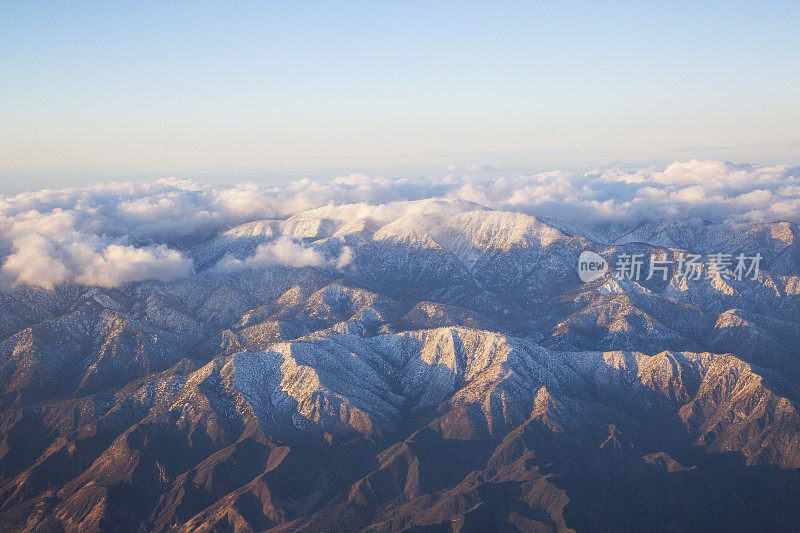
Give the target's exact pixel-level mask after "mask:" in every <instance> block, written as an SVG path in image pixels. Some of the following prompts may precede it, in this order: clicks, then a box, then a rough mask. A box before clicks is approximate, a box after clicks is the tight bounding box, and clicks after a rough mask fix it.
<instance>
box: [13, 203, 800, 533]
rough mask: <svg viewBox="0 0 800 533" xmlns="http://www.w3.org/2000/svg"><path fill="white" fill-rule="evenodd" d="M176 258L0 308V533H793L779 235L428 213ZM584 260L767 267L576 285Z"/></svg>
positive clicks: (384, 213) (786, 307)
mask: <svg viewBox="0 0 800 533" xmlns="http://www.w3.org/2000/svg"><path fill="white" fill-rule="evenodd" d="M175 246H177V247H178V248H179V249H180V251H181V253H183V254H184V255H185V256H187V257H189V258H191V261H192V265H193V269H194V270H193V273H192V275H190V276H186V277H182V278H179V279H175V280H172V281H158V280H144V281H136V282H129V283H124V284H121V285H119V286H113V287H89V286H85V285H80V284H76V283H62V284H58V285H56V286H55V287H53V288H52V289H46V288H36V287H29V286H25V285H24V284H20V285H15V286H13V287H11V288H9V289H8V290H5V291H4V292H1V293H0V339H1V340H0V393H1V394H0V529H3V530H14V531H68V532H72V531H235V532H244V531H267V530H268V531H374V532H378V531H420V532H421V531H426V532H427V531H430V532H434V531H436V532H438V531H464V532H466V531H490V530H491V531H570V530H574V531H599V530H605V531H630V530H648V531H654V530H655V531H685V530H715V531H718V530H771V531H795V530H797V529H798V528H800V505H798V502H800V415H798V411H797V408H798V405H800V403H799V402H800V227H798V225H797V224H795V223H793V222H773V223H756V222H749V223H738V224H731V223H723V222H710V221H706V220H702V219H677V220H669V221H661V222H642V223H637V224H631V225H627V226H624V227H623V226H619V227H613V228H604V229H603V230H595V231H592V232H588V231H583V230H581V229H576V228H575V227H573V226H571V225H570V224H567V223H566V222H564V221H561V220H558V219H555V218H537V217H535V216H531V215H527V214H522V213H516V212H507V211H501V210H493V209H489V208H485V207H482V206H481V205H478V204H475V203H470V202H466V201H462V200H438V199H434V200H420V201H414V202H408V203H407V205H406V206H405V207H404V208H403V209H402V210H399V211H398V210H390V209H388V208H382V207H381V206H365V205H364V204H348V205H329V206H325V207H321V208H317V209H312V210H309V211H304V212H301V213H299V214H296V215H294V216H291V217H288V218H284V219H276V220H270V219H265V220H255V221H252V222H248V223H245V224H242V225H238V226H235V227H230V228H225V229H223V230H222V231H218V232H215V233H213V234H211V235H208V236H204V237H203V238H198V239H192V240H189V239H187V240H186V241H185V242H183V243H177V244H175ZM584 251H592V252H594V253H596V254H599V255H600V256H602V257H603V258H605V259H606V260H607V262H608V263H609V264H610V265H612V266H613V265H614V264H615V263H616V262H617V261H618V260H619V257H620V256H622V255H630V254H643V255H644V256H645V257H649V256H651V255H654V254H658V255H661V254H663V255H664V256H666V257H671V258H674V257H677V256H678V255H679V254H682V253H695V254H701V255H704V256H705V255H711V254H716V253H725V254H731V255H736V254H740V253H744V254H746V255H747V256H755V255H756V254H758V255H759V256H760V257H762V260H761V263H760V269H759V272H758V273H757V275H756V276H755V279H743V280H735V279H725V278H723V277H719V276H713V275H707V274H708V272H707V271H706V270H704V272H703V275H702V276H699V279H686V278H685V277H682V276H681V275H680V273H679V272H678V271H677V269H676V268H674V265H673V266H672V267H670V271H669V275H668V276H667V279H666V280H664V279H661V278H660V277H659V276H655V277H653V278H652V279H650V280H646V279H645V276H642V277H641V278H640V279H638V280H636V279H620V278H619V277H618V276H614V275H613V273H612V272H609V273H608V274H607V275H606V276H604V277H602V278H600V279H597V280H595V281H592V282H589V283H583V282H581V280H580V279H579V277H578V274H577V270H576V267H577V260H578V256H579V255H580V254H581V253H582V252H584ZM704 268H706V267H704Z"/></svg>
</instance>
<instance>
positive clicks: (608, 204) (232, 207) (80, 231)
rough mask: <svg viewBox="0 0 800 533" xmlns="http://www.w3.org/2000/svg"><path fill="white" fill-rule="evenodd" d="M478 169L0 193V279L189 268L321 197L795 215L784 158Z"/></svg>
mask: <svg viewBox="0 0 800 533" xmlns="http://www.w3.org/2000/svg"><path fill="white" fill-rule="evenodd" d="M482 174H483V175H481V176H475V175H470V174H469V173H468V172H467V173H463V172H462V173H454V174H452V175H447V176H441V177H434V178H429V179H389V178H384V177H370V176H364V175H351V176H345V177H338V178H335V179H332V180H330V181H312V180H308V179H304V180H298V181H295V182H291V183H288V184H284V185H280V186H256V185H236V186H225V187H223V186H211V185H206V184H202V183H199V182H195V181H191V180H176V179H164V180H159V181H156V182H152V183H108V184H99V185H95V186H92V187H86V188H81V189H61V190H42V191H36V192H29V193H23V194H18V195H13V196H11V195H8V196H0V261H2V269H1V270H0V283H2V284H3V285H5V286H13V285H15V284H26V285H31V286H38V287H43V288H52V287H54V286H55V285H57V284H60V283H79V284H85V285H96V286H105V287H112V286H118V285H121V284H124V283H126V282H132V281H141V280H145V279H154V280H162V281H168V280H172V279H176V278H180V277H183V276H187V275H190V274H191V273H192V272H193V269H194V267H193V264H192V261H191V259H190V254H189V251H190V250H191V248H192V247H193V246H194V245H196V244H199V243H201V242H203V241H204V240H207V239H209V238H211V237H213V236H215V235H217V234H219V233H220V232H222V231H224V230H227V229H229V228H231V227H233V226H235V225H237V224H241V223H244V222H249V221H253V220H259V219H285V218H287V217H290V216H292V215H295V214H297V213H300V212H302V211H306V210H309V209H313V208H318V207H322V206H326V205H342V204H360V205H358V206H353V209H354V210H356V211H361V212H372V213H375V216H376V218H382V219H388V220H384V222H387V221H390V220H391V218H392V217H398V216H401V215H402V214H403V203H402V202H403V201H406V200H420V199H426V198H447V199H460V200H466V201H470V202H475V203H477V204H481V205H483V206H486V207H490V208H495V209H503V210H509V211H521V212H525V213H530V214H535V215H540V216H545V217H551V218H558V219H561V220H563V221H565V222H567V223H570V224H573V225H574V226H576V227H579V228H583V229H587V230H592V229H595V228H597V227H599V226H608V225H612V224H616V225H629V224H633V223H638V222H642V221H648V220H667V219H678V218H688V217H700V218H704V219H708V220H714V221H728V222H731V223H736V222H767V221H774V220H792V221H800V169H798V168H790V167H787V166H774V167H762V166H756V165H733V164H730V163H724V162H719V161H697V160H692V161H687V162H677V163H673V164H671V165H669V166H667V167H666V168H639V169H630V168H606V169H600V170H593V171H590V172H586V173H575V172H563V171H552V172H544V173H540V174H534V175H506V176H497V177H493V178H487V177H485V172H483V173H482ZM376 206H380V207H376ZM354 218H356V217H355V216H354ZM351 253H352V252H351V251H350V250H344V251H343V252H342V255H341V256H340V257H339V258H338V260H335V261H338V262H339V264H333V265H331V263H330V262H329V261H326V260H325V258H323V257H322V255H321V254H320V253H319V252H317V251H315V250H314V249H312V248H308V247H304V246H302V245H301V244H299V243H295V242H293V241H290V240H279V241H276V242H273V243H270V244H267V245H262V246H261V247H259V248H258V250H256V253H255V255H253V256H252V257H250V258H247V259H244V260H239V259H235V258H232V257H227V258H226V259H224V260H223V262H221V263H220V264H219V265H217V267H216V268H217V269H218V271H221V272H230V271H234V270H240V269H244V268H258V267H261V266H264V265H269V264H284V265H289V266H295V267H303V266H312V267H313V266H326V267H330V266H339V267H341V266H343V265H344V264H346V263H347V262H349V260H350V259H351Z"/></svg>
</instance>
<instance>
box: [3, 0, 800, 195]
mask: <svg viewBox="0 0 800 533" xmlns="http://www.w3.org/2000/svg"><path fill="white" fill-rule="evenodd" d="M798 15H800V8H798V4H796V3H791V2H768V3H766V4H760V5H758V6H749V5H747V4H744V3H727V2H726V3H704V4H702V5H694V4H691V5H690V4H685V5H673V6H669V7H667V6H644V5H640V4H639V3H633V2H617V3H614V4H611V5H605V6H603V7H597V6H593V5H590V4H588V3H576V4H570V5H562V4H559V5H545V4H530V3H516V2H506V3H501V4H499V5H498V4H494V5H493V6H492V7H491V8H489V7H487V6H481V5H480V4H477V3H442V4H437V5H435V6H432V5H427V4H424V3H413V4H404V5H379V4H372V3H364V4H357V3H348V4H346V5H337V6H330V5H326V4H323V3H317V2H311V3H305V4H303V5H291V6H290V5H289V4H283V3H270V4H244V5H239V6H237V8H236V9H223V8H221V7H220V6H217V5H215V4H213V3H205V2H200V3H174V4H170V5H164V4H160V3H155V2H145V3H141V4H138V5H136V6H124V7H120V6H118V5H111V4H109V5H92V6H88V5H87V6H74V5H68V4H54V3H47V2H25V3H5V4H4V5H3V6H2V7H0V49H2V50H4V52H3V54H2V55H0V70H1V71H2V72H3V73H4V74H3V77H4V80H5V83H2V84H0V98H2V101H3V102H4V106H3V108H2V111H0V191H2V192H14V191H21V190H30V189H36V188H41V187H60V186H66V185H71V184H78V185H80V184H87V183H91V182H94V181H110V180H119V179H152V178H159V177H165V176H177V177H193V178H199V179H205V180H209V181H215V182H225V183H230V182H235V181H259V182H262V183H273V182H280V181H282V180H286V179H292V178H300V177H306V176H308V177H315V178H317V177H331V176H335V175H338V174H349V173H353V172H358V173H369V174H381V175H392V176H398V177H399V176H406V175H414V176H421V175H425V174H433V175H441V174H443V173H445V172H446V171H447V168H448V167H449V166H457V167H467V166H472V165H477V166H487V167H493V168H497V169H498V170H499V171H501V172H502V171H519V172H537V171H543V170H548V169H565V168H567V169H578V168H584V167H594V166H601V165H603V164H606V163H617V164H619V163H624V164H632V165H643V166H648V165H662V166H664V165H667V164H669V163H671V162H674V161H685V160H691V159H711V160H721V161H731V162H733V163H759V164H765V165H774V164H788V165H798V164H800V104H798V100H797V98H796V95H795V94H794V93H795V92H796V89H795V88H796V87H797V86H798V83H799V82H800V74H799V70H798V69H797V67H796V65H797V64H800V37H798V34H797V32H796V31H795V28H794V24H793V21H796V20H797V19H798V18H799V17H798Z"/></svg>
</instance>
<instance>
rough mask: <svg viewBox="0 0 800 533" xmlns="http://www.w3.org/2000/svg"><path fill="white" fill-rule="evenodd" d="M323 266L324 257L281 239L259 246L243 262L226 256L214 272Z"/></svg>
mask: <svg viewBox="0 0 800 533" xmlns="http://www.w3.org/2000/svg"><path fill="white" fill-rule="evenodd" d="M323 264H325V257H324V256H323V255H322V254H321V253H320V252H318V251H316V250H314V249H313V248H306V247H305V246H303V245H302V244H300V243H296V242H294V241H292V240H290V239H288V238H286V237H281V238H280V239H278V240H276V241H275V242H271V243H267V244H261V245H259V246H258V248H256V251H255V253H254V254H253V255H252V256H250V257H248V258H246V259H243V260H240V259H236V258H235V257H232V256H230V255H226V256H225V257H223V258H222V259H221V260H220V262H219V263H218V264H217V265H216V267H215V270H217V271H218V272H223V273H224V272H235V271H237V270H248V269H256V268H263V267H265V266H270V265H284V266H290V267H294V268H303V267H318V266H322V265H323Z"/></svg>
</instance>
